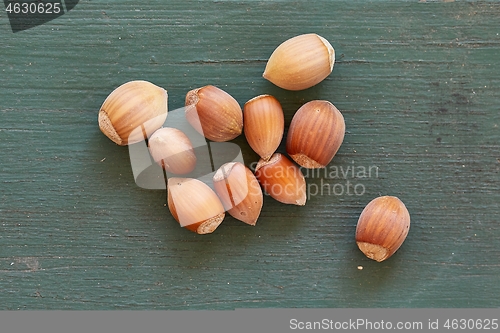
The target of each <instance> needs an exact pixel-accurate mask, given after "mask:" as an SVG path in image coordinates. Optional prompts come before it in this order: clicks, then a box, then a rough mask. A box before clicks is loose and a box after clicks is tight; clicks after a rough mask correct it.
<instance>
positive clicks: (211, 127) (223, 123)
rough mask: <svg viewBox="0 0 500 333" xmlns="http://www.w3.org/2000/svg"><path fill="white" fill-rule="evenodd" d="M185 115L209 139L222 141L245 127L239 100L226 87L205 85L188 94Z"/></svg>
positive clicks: (235, 134) (230, 137)
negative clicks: (223, 88)
mask: <svg viewBox="0 0 500 333" xmlns="http://www.w3.org/2000/svg"><path fill="white" fill-rule="evenodd" d="M185 105H186V118H187V121H188V122H189V123H190V124H191V126H193V128H194V129H195V130H196V131H197V132H198V133H200V134H201V135H203V136H205V137H206V138H207V139H209V140H212V141H216V142H223V141H229V140H232V139H234V138H236V137H237V136H238V135H240V134H241V132H242V128H243V112H242V111H241V107H240V105H239V104H238V102H237V101H236V100H235V99H234V98H233V97H232V96H231V95H229V94H228V93H227V92H225V91H224V90H222V89H220V88H217V87H215V86H211V85H208V86H205V87H202V88H197V89H193V90H191V91H189V92H188V93H187V94H186V103H185Z"/></svg>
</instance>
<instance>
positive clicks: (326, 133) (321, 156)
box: [98, 34, 410, 261]
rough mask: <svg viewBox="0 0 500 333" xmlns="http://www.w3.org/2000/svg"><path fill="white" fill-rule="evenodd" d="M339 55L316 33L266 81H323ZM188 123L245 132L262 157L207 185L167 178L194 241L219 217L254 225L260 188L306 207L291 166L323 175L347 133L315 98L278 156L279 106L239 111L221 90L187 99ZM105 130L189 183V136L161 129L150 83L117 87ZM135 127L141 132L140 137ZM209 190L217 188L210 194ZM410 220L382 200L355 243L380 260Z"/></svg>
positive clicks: (299, 42) (280, 51) (219, 131)
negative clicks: (140, 147)
mask: <svg viewBox="0 0 500 333" xmlns="http://www.w3.org/2000/svg"><path fill="white" fill-rule="evenodd" d="M334 62H335V51H334V49H333V47H332V46H331V44H330V43H329V42H328V41H327V40H326V39H324V38H323V37H321V36H318V35H316V34H304V35H299V36H296V37H293V38H291V39H289V40H287V41H285V42H284V43H282V44H281V45H279V46H278V47H277V48H276V49H275V50H274V52H273V53H272V55H271V56H270V58H269V60H268V62H267V65H266V68H265V71H264V74H263V77H264V78H265V79H267V80H269V81H271V82H272V83H274V84H275V85H277V86H279V87H281V88H283V89H287V90H293V91H297V90H302V89H307V88H309V87H312V86H314V85H316V84H318V83H319V82H321V81H322V80H324V79H325V78H326V77H327V76H328V75H330V73H331V72H332V70H333V65H334ZM185 117H186V120H187V121H188V122H189V124H190V125H191V126H192V127H193V128H194V129H195V130H196V131H197V132H199V133H200V134H202V135H203V136H204V137H205V138H207V139H209V140H211V141H215V142H225V141H229V140H232V139H234V138H236V137H237V136H239V135H240V134H241V133H242V132H244V135H245V138H246V140H247V142H248V144H249V145H250V147H251V148H252V149H253V150H254V151H255V152H256V153H257V154H258V155H259V156H260V160H259V162H258V163H257V166H256V168H255V172H252V171H251V170H250V169H249V168H247V167H246V166H245V165H244V164H242V163H240V162H229V163H225V164H223V165H222V166H220V168H219V169H218V170H217V171H216V172H215V173H214V175H213V179H212V180H213V183H212V184H211V185H213V186H209V185H207V184H205V183H204V182H202V181H200V180H197V179H194V178H186V177H185V178H182V177H181V176H179V177H170V178H169V179H168V180H167V203H168V208H169V210H170V212H171V214H172V216H173V217H174V218H175V219H176V220H177V221H178V222H179V224H180V225H181V226H182V227H185V228H186V229H188V230H191V231H193V232H196V233H198V234H207V233H211V232H213V231H214V230H215V229H216V228H217V227H218V226H219V225H220V224H221V223H222V221H223V219H224V217H225V212H228V213H229V214H230V215H231V216H233V217H234V218H236V219H238V220H241V221H243V222H245V223H247V224H249V225H255V224H256V222H257V219H258V217H259V215H260V212H261V209H262V205H263V192H262V189H263V190H264V191H265V192H266V193H267V194H269V195H270V196H271V197H272V198H274V199H276V200H277V201H279V202H282V203H284V204H294V205H300V206H302V205H305V203H306V181H305V179H304V176H303V174H302V172H301V170H300V168H299V167H298V166H297V165H299V166H302V167H304V168H324V167H325V166H326V165H328V164H329V163H330V161H331V160H332V159H333V157H334V155H335V154H336V153H337V151H338V149H339V148H340V145H341V144H342V141H343V139H344V133H345V123H344V117H343V116H342V114H341V112H340V111H339V110H338V109H337V108H336V107H335V106H334V105H333V104H332V103H330V102H329V101H325V100H313V101H310V102H307V103H305V104H304V105H302V106H301V107H300V108H299V109H298V110H297V112H296V113H295V114H294V116H293V119H292V121H291V123H290V127H289V129H288V134H287V138H286V152H287V154H288V156H289V157H290V158H291V160H293V161H294V162H295V163H294V162H293V161H291V160H290V159H289V158H288V157H287V156H285V155H284V154H281V153H277V152H276V150H277V148H278V146H279V145H280V143H281V141H282V138H283V134H284V125H285V121H284V115H283V110H282V107H281V104H280V103H279V101H278V100H277V99H276V98H275V97H273V96H271V95H260V96H257V97H254V98H252V99H251V100H249V101H248V102H246V103H245V104H244V107H243V109H242V108H241V107H240V105H239V104H238V102H237V101H236V100H235V99H234V98H233V97H232V96H231V95H229V94H228V93H227V92H225V91H224V90H222V89H220V88H218V87H215V86H212V85H208V86H204V87H201V88H197V89H193V90H191V91H189V92H188V93H187V95H186V99H185ZM98 118H99V119H98V121H99V127H100V129H101V131H102V132H103V133H104V134H105V135H106V136H107V137H108V138H110V139H111V140H112V141H113V142H115V143H116V144H118V145H129V144H133V143H136V142H140V141H146V142H147V145H148V148H149V152H150V155H151V157H152V159H153V160H154V161H155V162H156V163H158V165H160V166H161V167H162V168H163V169H164V170H166V171H168V172H170V173H173V174H176V175H186V174H189V173H190V172H192V171H193V170H194V168H195V166H196V162H197V158H196V155H195V153H194V149H193V146H192V144H191V141H190V140H189V138H188V136H187V135H186V134H185V133H183V132H182V131H181V130H179V129H176V128H171V127H163V125H164V123H165V120H166V118H167V92H166V91H165V90H164V89H163V88H161V87H158V86H156V85H154V84H152V83H150V82H147V81H131V82H128V83H125V84H123V85H121V86H120V87H118V88H116V89H115V90H114V91H113V92H112V93H111V94H110V95H109V96H108V97H107V98H106V100H105V101H104V103H103V105H102V107H101V109H100V111H99V117H98ZM138 129H139V130H138ZM212 188H213V189H212ZM409 223H410V217H409V214H408V211H407V210H406V208H405V206H404V204H403V203H402V202H401V201H400V200H399V199H397V198H396V197H388V196H387V197H380V198H377V199H375V200H373V201H372V202H371V203H369V204H368V206H367V207H366V208H365V209H364V210H363V212H362V214H361V216H360V218H359V221H358V226H357V230H356V241H357V244H358V246H359V248H360V249H361V251H363V253H365V254H366V255H367V256H368V257H369V258H372V259H375V260H377V261H382V260H384V259H386V258H388V257H389V256H391V255H392V254H393V253H394V252H395V251H396V250H397V249H398V248H399V247H400V245H401V244H402V243H403V241H404V239H405V237H406V235H407V233H408V229H409Z"/></svg>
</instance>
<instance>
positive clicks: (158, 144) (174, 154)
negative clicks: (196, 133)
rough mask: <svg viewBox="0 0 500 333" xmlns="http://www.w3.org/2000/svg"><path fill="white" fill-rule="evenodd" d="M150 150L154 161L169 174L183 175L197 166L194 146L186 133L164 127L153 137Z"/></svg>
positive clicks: (149, 142) (149, 143)
mask: <svg viewBox="0 0 500 333" xmlns="http://www.w3.org/2000/svg"><path fill="white" fill-rule="evenodd" d="M148 148H149V152H150V154H151V157H153V160H154V161H155V162H156V163H158V164H159V165H160V166H161V167H162V168H163V169H165V170H166V171H168V172H171V173H175V174H178V175H183V174H187V173H190V172H191V171H193V170H194V168H195V166H196V155H195V154H194V150H193V145H192V144H191V141H190V140H189V138H188V137H187V135H186V134H184V132H182V131H181V130H178V129H176V128H170V127H164V128H160V129H158V130H157V131H156V132H154V133H153V135H151V137H150V138H149V141H148Z"/></svg>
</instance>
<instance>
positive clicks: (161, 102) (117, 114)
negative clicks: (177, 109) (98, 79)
mask: <svg viewBox="0 0 500 333" xmlns="http://www.w3.org/2000/svg"><path fill="white" fill-rule="evenodd" d="M167 99H168V95H167V91H166V90H165V89H163V88H161V87H158V86H156V85H154V84H153V83H151V82H147V81H130V82H127V83H124V84H122V85H121V86H119V87H118V88H116V89H115V90H113V92H111V94H109V96H108V97H107V98H106V100H105V101H104V103H103V104H102V106H101V108H100V110H99V116H98V122H99V128H100V129H101V131H102V132H103V133H104V134H105V135H106V136H107V137H108V138H109V139H111V140H112V141H113V142H115V143H116V144H118V145H120V146H126V145H128V144H132V143H137V142H140V141H143V140H146V139H147V138H148V137H149V136H151V134H153V132H154V131H156V130H157V129H158V128H160V127H161V126H162V125H163V123H164V122H165V120H166V118H167V109H168V108H167Z"/></svg>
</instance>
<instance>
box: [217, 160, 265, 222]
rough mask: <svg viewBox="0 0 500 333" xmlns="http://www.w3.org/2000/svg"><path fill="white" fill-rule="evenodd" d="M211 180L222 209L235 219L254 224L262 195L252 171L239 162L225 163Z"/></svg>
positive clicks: (259, 209)
mask: <svg viewBox="0 0 500 333" xmlns="http://www.w3.org/2000/svg"><path fill="white" fill-rule="evenodd" d="M213 182H214V188H215V193H217V195H218V196H219V198H220V200H221V202H222V205H223V206H224V209H225V210H226V211H227V212H228V213H229V214H230V215H231V216H232V217H234V218H235V219H238V220H240V221H243V222H245V223H247V224H250V225H255V224H256V222H257V219H258V218H259V215H260V211H261V209H262V203H263V195H262V189H261V188H260V185H259V182H258V181H257V179H256V178H255V176H254V174H253V173H252V171H250V169H248V168H247V167H246V166H245V165H243V164H242V163H240V162H231V163H226V164H223V165H222V166H221V167H220V168H219V169H218V170H217V172H216V173H215V174H214V176H213Z"/></svg>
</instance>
